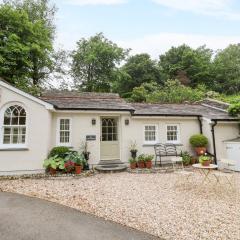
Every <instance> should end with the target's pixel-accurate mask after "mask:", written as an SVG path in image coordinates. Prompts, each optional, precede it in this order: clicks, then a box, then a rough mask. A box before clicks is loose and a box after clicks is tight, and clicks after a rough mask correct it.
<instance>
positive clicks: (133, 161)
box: [128, 158, 137, 163]
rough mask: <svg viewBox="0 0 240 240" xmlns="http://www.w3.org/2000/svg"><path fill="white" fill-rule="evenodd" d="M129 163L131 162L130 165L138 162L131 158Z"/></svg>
mask: <svg viewBox="0 0 240 240" xmlns="http://www.w3.org/2000/svg"><path fill="white" fill-rule="evenodd" d="M128 161H129V163H135V162H137V160H136V159H134V158H129V159H128Z"/></svg>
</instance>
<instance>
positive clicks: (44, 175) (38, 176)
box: [0, 170, 96, 181]
mask: <svg viewBox="0 0 240 240" xmlns="http://www.w3.org/2000/svg"><path fill="white" fill-rule="evenodd" d="M95 174H96V172H95V171H93V170H89V171H84V172H82V173H81V174H72V173H67V174H61V173H57V174H56V175H50V174H48V173H36V174H22V175H3V176H0V181H1V180H18V179H60V178H63V179H64V178H69V177H73V178H81V177H89V176H93V175H95Z"/></svg>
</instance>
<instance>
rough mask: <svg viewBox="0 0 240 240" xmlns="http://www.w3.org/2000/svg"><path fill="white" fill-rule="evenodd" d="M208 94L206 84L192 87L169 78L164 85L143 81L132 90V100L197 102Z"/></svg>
mask: <svg viewBox="0 0 240 240" xmlns="http://www.w3.org/2000/svg"><path fill="white" fill-rule="evenodd" d="M205 96H206V89H205V88H204V86H198V87H197V88H191V87H187V86H184V85H182V84H181V83H180V82H179V80H168V81H166V82H165V84H164V85H163V86H159V85H157V84H156V83H154V82H152V83H143V84H142V85H141V86H140V87H136V88H134V89H133V91H132V95H131V97H130V101H133V102H150V103H154V102H161V103H183V102H196V101H199V100H201V99H203V98H204V97H205Z"/></svg>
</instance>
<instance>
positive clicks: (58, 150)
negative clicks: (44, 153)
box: [49, 146, 70, 158]
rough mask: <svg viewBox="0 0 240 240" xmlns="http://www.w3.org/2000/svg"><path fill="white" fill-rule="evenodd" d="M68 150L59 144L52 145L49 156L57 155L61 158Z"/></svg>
mask: <svg viewBox="0 0 240 240" xmlns="http://www.w3.org/2000/svg"><path fill="white" fill-rule="evenodd" d="M69 152H70V149H69V148H68V147H64V146H60V147H54V148H53V149H52V150H51V151H50V153H49V157H54V156H58V157H61V158H65V156H66V154H67V153H69Z"/></svg>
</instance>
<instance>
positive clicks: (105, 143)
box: [100, 117, 120, 160]
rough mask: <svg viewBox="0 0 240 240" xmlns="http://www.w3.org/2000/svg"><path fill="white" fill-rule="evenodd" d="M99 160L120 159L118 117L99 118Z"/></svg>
mask: <svg viewBox="0 0 240 240" xmlns="http://www.w3.org/2000/svg"><path fill="white" fill-rule="evenodd" d="M100 151H101V160H115V159H120V148H119V134H118V118H114V117H103V118H101V149H100Z"/></svg>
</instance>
